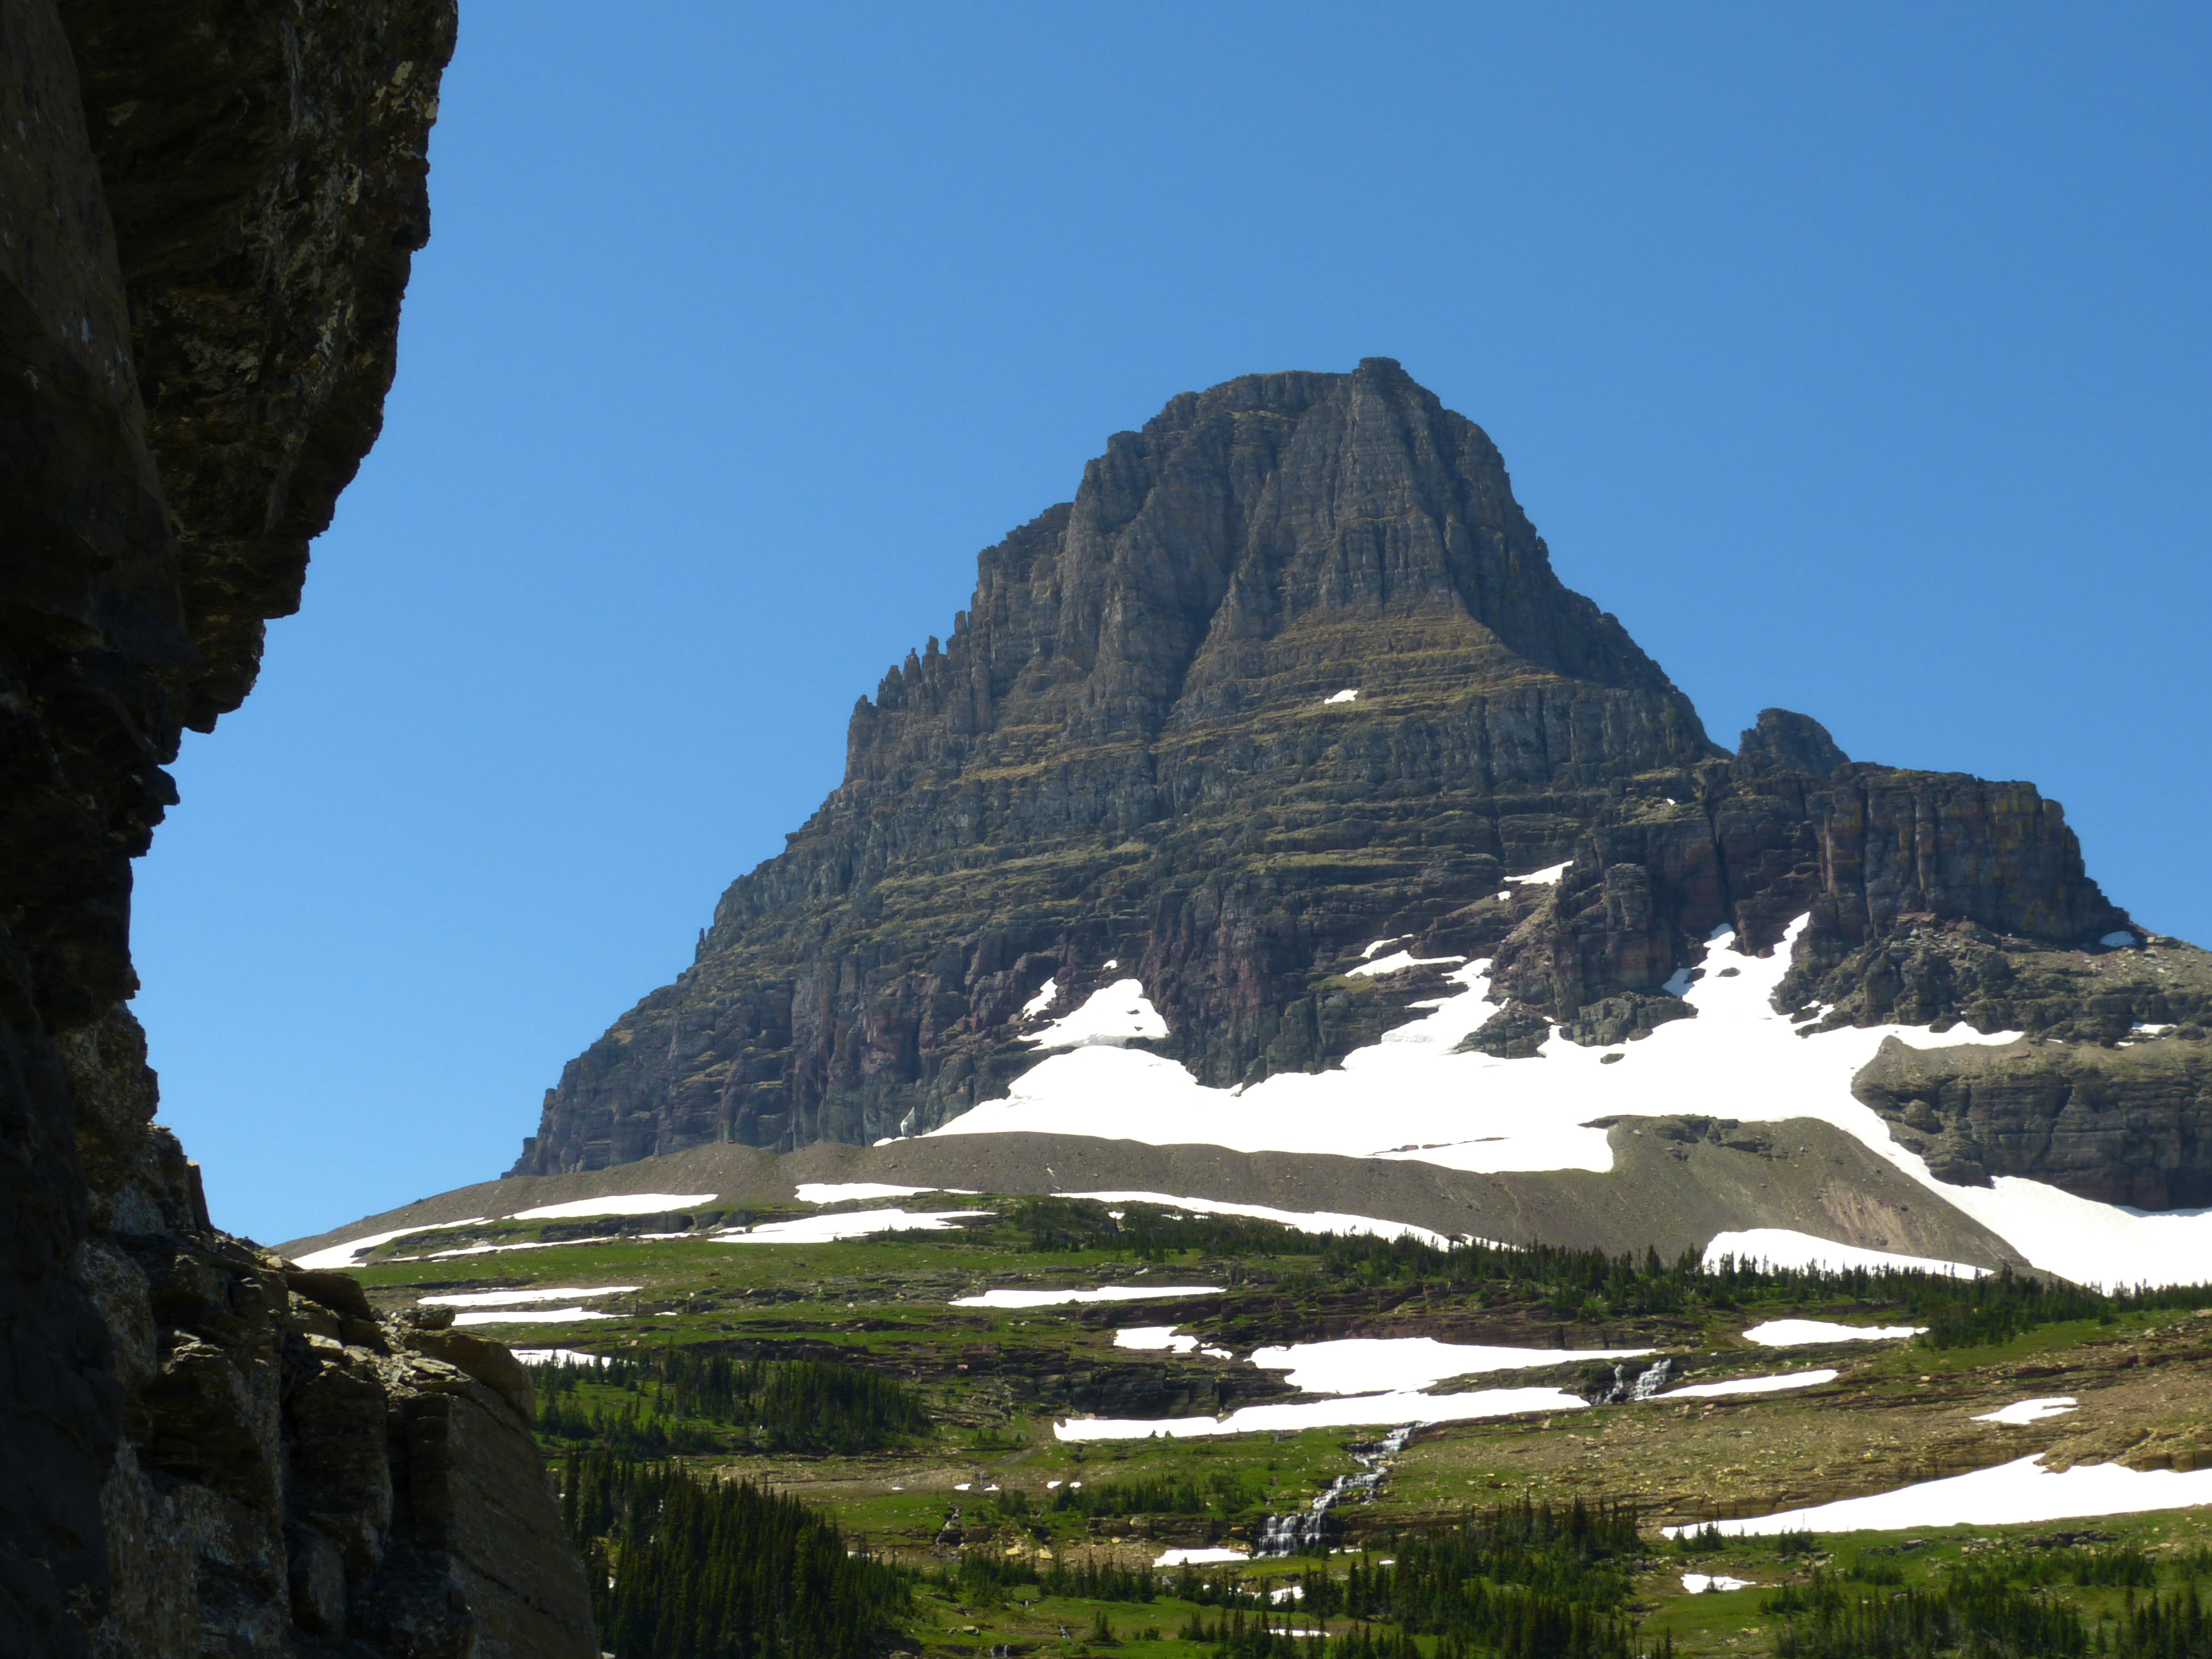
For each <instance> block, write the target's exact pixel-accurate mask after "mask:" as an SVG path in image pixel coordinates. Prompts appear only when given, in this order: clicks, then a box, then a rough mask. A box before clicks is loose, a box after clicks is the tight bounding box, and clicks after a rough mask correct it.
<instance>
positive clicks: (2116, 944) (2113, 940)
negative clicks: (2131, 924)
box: [2097, 929, 2136, 951]
mask: <svg viewBox="0 0 2212 1659" xmlns="http://www.w3.org/2000/svg"><path fill="white" fill-rule="evenodd" d="M2135 942H2136V936H2135V935H2134V934H2133V933H2128V932H2127V931H2125V930H2124V929H2123V930H2122V931H2120V932H2118V933H2107V934H2106V935H2105V936H2104V938H2102V939H2099V940H2098V941H2097V943H2098V944H2100V945H2103V946H2104V947H2105V948H2106V950H2108V951H2118V950H2123V949H2124V948H2126V947H2127V946H2129V945H2133V944H2134V943H2135Z"/></svg>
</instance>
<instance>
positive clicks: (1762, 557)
mask: <svg viewBox="0 0 2212 1659" xmlns="http://www.w3.org/2000/svg"><path fill="white" fill-rule="evenodd" d="M611 17H615V18H616V19H617V21H614V22H612V23H611V22H610V21H609V19H610V18H611ZM2208 19H2212V11H2208V10H2207V9H2204V8H2203V7H2183V6H2172V7H2141V6H2110V7H2097V8H2089V7H2069V8H2057V7H2043V6H2032V5H2007V6H2002V7H1999V6H1986V7H1976V6H1965V5H1960V6H1946V7H1929V6H1918V5H1916V6H1897V7H1887V8H1884V7H1869V6H1853V7H1827V8H1814V7H1806V6H1792V7H1779V6H1753V5H1747V6H1743V7H1741V8H1729V9H1723V8H1712V7H1697V6H1680V7H1666V8H1650V7H1636V8H1631V7H1622V8H1620V9H1577V8H1572V7H1552V6H1546V7H1528V6H1520V7H1513V8H1494V9H1492V8H1476V7H1473V6H1468V5H1463V4H1451V5H1436V6H1410V5H1408V6H1365V5H1363V6H1349V5H1346V6H1341V7H1335V8H1328V9H1323V8H1319V7H1310V6H1288V7H1285V6H1280V5H1267V6H1237V7H1231V6H1206V7H1191V6H1188V5H1158V6H1153V5H1121V6H1115V7H1108V8H1099V7H1073V6H1066V7H1035V6H1014V5H1009V6H1005V7H989V8H974V7H968V8H963V7H949V6H948V7H936V6H933V7H915V6H894V5H884V6H881V7H868V8H856V7H848V6H838V5H828V4H812V5H808V6H805V7H768V6H757V7H732V6H727V5H723V4H704V3H702V4H696V5H676V4H665V5H655V6H652V7H647V8H642V9H632V10H628V11H620V10H619V9H618V12H617V13H611V12H610V11H609V10H608V9H607V8H606V7H605V6H604V5H588V6H587V5H582V4H573V3H553V0H526V3H525V0H464V13H463V19H462V26H461V42H460V50H459V55H458V56H457V57H456V58H455V59H454V62H453V69H452V70H451V72H450V73H449V74H448V75H447V80H446V87H445V95H444V100H443V113H442V115H441V119H440V123H439V125H438V128H437V132H436V137H435V143H434V144H433V148H432V160H433V169H432V174H431V191H432V198H433V203H434V216H435V234H434V236H433V238H432V240H431V243H430V246H429V248H428V251H427V252H425V253H424V254H423V255H422V258H420V259H419V261H418V263H417V264H416V276H415V282H414V286H413V288H412V289H411V290H410V293H409V295H408V298H407V309H406V319H405V325H404V331H403V332H402V336H401V343H400V370H399V380H398V386H396V387H395V389H394V391H393V392H392V399H391V402H390V404H389V406H388V409H387V412H386V423H385V430H384V437H383V440H382V441H381V443H380V445H379V446H378V447H377V449H376V451H375V453H374V454H373V455H372V456H371V458H370V459H369V460H368V464H367V465H366V466H365V467H364V468H363V469H362V474H361V477H360V479H359V480H358V482H356V483H355V485H354V486H353V488H352V489H351V490H350V491H349V492H348V494H347V495H346V496H345V498H344V500H343V501H342V502H341V503H340V506H339V510H338V516H337V524H336V525H335V526H334V527H333V528H332V529H331V532H329V534H327V535H326V536H325V537H324V538H322V539H321V540H320V541H319V543H318V544H316V547H315V553H314V564H313V571H312V574H311V575H310V578H309V580H308V584H307V602H306V606H305V609H304V611H302V613H301V615H300V616H299V617H295V618H292V619H289V620H287V621H284V622H280V623H276V624H275V625H274V626H273V627H272V628H271V629H270V640H269V653H268V660H267V665H266V667H265V669H264V672H263V674H262V678H261V684H260V689H259V690H258V691H257V692H256V693H255V695H254V696H253V698H252V701H251V702H248V703H247V704H246V708H244V709H243V710H242V711H241V712H240V713H239V714H234V715H232V716H231V717H230V718H228V720H225V721H224V722H223V723H222V726H221V728H220V729H219V730H218V731H217V732H216V734H215V735H214V736H213V737H212V738H189V739H188V740H187V743H186V746H185V753H184V757H183V759H182V762H181V763H180V764H179V768H178V775H179V784H180V786H181V787H182V790H183V794H184V804H183V805H181V806H180V807H179V808H177V809H176V810H175V811H173V813H172V815H171V818H170V822H169V823H167V825H166V826H165V827H164V828H163V829H161V831H160V833H159V836H157V838H156V840H155V847H154V851H153V853H152V854H151V855H150V856H149V858H148V859H146V860H144V862H143V865H142V866H141V868H140V879H139V889H138V903H137V951H138V963H139V968H140V972H141V974H142V975H143V979H144V981H145V987H146V988H145V990H144V991H143V994H141V996H140V997H139V999H138V1003H137V1007H138V1010H139V1012H140V1014H141V1016H142V1018H143V1019H144V1020H145V1023H146V1024H147V1026H148V1028H149V1031H150V1033H151V1036H152V1043H153V1055H154V1061H155V1066H157V1067H158V1068H159V1069H160V1071H161V1078H162V1092H163V1096H164V1105H163V1115H164V1116H165V1118H166V1119H167V1121H169V1122H171V1123H172V1124H173V1125H174V1126H175V1127H177V1129H178V1130H179V1133H181V1134H182V1135H183V1136H184V1139H185V1145H186V1146H187V1148H188V1149H189V1150H190V1151H191V1152H192V1154H193V1155H194V1156H196V1157H197V1158H200V1159H201V1160H202V1162H203V1164H204V1165H205V1166H206V1170H207V1184H208V1190H209V1194H210V1201H211V1203H212V1205H213V1208H214V1212H215V1215H216V1219H217V1221H218V1223H220V1224H221V1225H225V1226H228V1227H230V1228H232V1229H234V1230H235V1231H244V1232H247V1233H250V1234H252V1235H254V1236H257V1237H261V1238H262V1239H264V1240H265V1241H269V1242H275V1241H276V1240H280V1239H283V1238H286V1237H295V1236H297V1235H300V1234H302V1233H305V1232H307V1231H313V1230H319V1229H320V1228H323V1227H325V1226H331V1225H337V1224H338V1223H340V1222H343V1221H345V1220H348V1219H350V1218H353V1217H355V1216H356V1215H359V1214H362V1213H363V1212H368V1211H372V1210H375V1209H380V1208H382V1207H386V1206H390V1205H393V1204H398V1203H404V1202H405V1201H407V1200H411V1199H414V1198H417V1197H420V1196H422V1195H425V1194H429V1193H432V1192H435V1191H439V1190H441V1189H444V1188H448V1187H452V1186H455V1185H458V1184H460V1183H462V1182H468V1181H471V1180H477V1179H483V1178H485V1177H488V1176H492V1175H494V1174H495V1173H497V1172H498V1171H499V1170H501V1169H503V1168H505V1167H506V1166H507V1164H509V1163H510V1162H512V1161H513V1158H514V1157H515V1155H516V1152H517V1151H518V1149H519V1146H520V1140H521V1137H522V1136H523V1135H524V1134H526V1133H530V1132H532V1130H534V1128H535V1127H536V1123H537V1115H538V1103H539V1100H540V1097H541V1096H542V1093H543V1091H544V1089H545V1088H546V1087H547V1086H548V1085H550V1084H551V1083H553V1082H554V1081H555V1079H556V1078H557V1076H558V1075H559V1073H560V1068H561V1066H562V1063H563V1062H564V1061H566V1060H568V1059H569V1058H570V1056H572V1055H573V1054H575V1053H576V1052H577V1051H578V1050H580V1049H581V1048H583V1047H584V1046H585V1045H586V1043H588V1042H590V1041H591V1040H592V1038H594V1037H595V1036H598V1035H599V1032H600V1031H601V1030H603V1029H604V1028H605V1026H606V1025H607V1024H608V1023H609V1022H610V1021H611V1019H612V1018H614V1017H615V1016H616V1015H617V1014H618V1013H620V1012H622V1011H623V1009H624V1008H625V1007H627V1006H629V1004H630V1003H631V1002H632V1001H634V1000H635V999H636V998H637V997H638V996H640V995H641V994H644V993H645V992H647V991H648V990H650V989H651V988H653V987H654V986H656V985H659V984H661V983H662V982H664V981H666V980H667V979H669V978H670V977H671V975H673V974H675V973H676V972H677V971H678V969H681V968H682V967H683V966H684V964H685V963H687V962H688V961H689V960H690V951H691V948H692V945H693V942H694V939H695V938H696V933H697V930H698V928H699V927H701V926H702V924H703V923H704V922H705V921H707V919H708V913H709V910H710V909H711V907H712V906H713V903H714V898H715V896H716V895H717V894H718V893H719V892H720V890H721V888H722V887H723V886H724V885H725V884H726V883H727V882H728V881H729V880H731V879H732V878H733V877H735V876H736V875H738V873H739V872H742V871H744V870H745V869H747V868H750V866H752V865H753V864H755V863H756V862H757V861H758V860H761V859H763V858H764V857H767V856H769V854H773V853H775V851H777V850H778V849H779V848H781V845H782V836H783V832H785V831H786V830H788V829H793V828H795V827H797V825H798V824H799V822H800V821H801V820H802V819H803V818H804V817H805V816H806V815H807V813H808V812H809V811H811V810H812V808H813V807H814V806H815V805H816V804H817V802H818V801H819V800H820V799H821V798H822V796H823V794H824V793H827V792H828V791H829V789H830V788H832V787H835V785H836V782H837V781H838V777H839V774H840V769H841V766H842V757H843V756H842V748H843V733H844V728H845V721H846V716H847V714H848V711H849V710H850V708H851V707H852V703H853V699H854V697H855V696H858V695H860V693H862V692H864V691H872V689H873V687H874V685H875V683H876V680H877V679H878V677H879V676H880V675H881V673H882V672H883V671H884V668H885V667H886V666H887V665H890V663H891V662H893V661H894V660H896V659H898V658H899V657H901V656H902V655H903V654H904V653H905V652H906V651H907V649H908V647H910V646H914V645H916V644H918V643H919V642H920V641H921V640H922V639H923V638H924V637H925V636H926V635H929V634H931V633H936V634H939V635H942V634H945V632H947V631H948V629H949V627H950V624H951V617H952V613H953V611H955V610H957V609H959V608H961V607H962V606H963V605H965V604H966V603H967V599H968V595H969V589H970V586H971V583H972V580H973V576H974V560H975V552H976V550H978V549H979V548H981V547H982V546H984V545H986V544H989V543H991V542H993V541H995V540H996V539H998V538H1000V536H1001V535H1003V534H1004V533H1005V532H1006V530H1008V529H1009V528H1010V527H1011V526H1014V525H1016V524H1018V523H1020V522H1022V521H1023V520H1026V519H1028V518H1030V516H1032V515H1033V514H1034V513H1036V512H1037V511H1039V510H1040V509H1041V508H1042V507H1046V506H1047V505H1048V504H1050V503H1051V502H1054V501H1061V500H1064V499H1066V497H1067V496H1069V495H1071V494H1072V493H1073V489H1074V487H1075V484H1076V482H1077V479H1078V477H1079V473H1080V469H1081V467H1082V465H1083V462H1084V461H1085V459H1086V458H1088V457H1090V456H1091V455H1093V454H1095V453H1097V452H1098V451H1099V450H1100V449H1101V448H1102V447H1103V443H1104V440H1105V438H1106V436H1107V435H1108V434H1109V433H1111V432H1114V431H1115V430H1118V429H1121V428H1130V427H1135V426H1138V425H1140V424H1141V423H1142V422H1144V421H1145V420H1146V419H1147V418H1148V417H1149V416H1152V414H1153V413H1154V412H1156V411H1157V410H1158V408H1159V406H1160V405H1161V404H1163V403H1164V402H1165V401H1166V400H1167V398H1169V397H1170V396H1171V395H1172V394H1174V393H1176V392H1181V391H1184V390H1188V389H1194V388H1198V387H1202V386H1209V385H1212V384H1213V383H1214V382H1216V381H1218V380H1225V379H1227V378H1229V377H1230V376H1231V375H1235V374H1243V373H1248V372H1251V371H1255V370H1263V369H1280V368H1316V369H1346V368H1351V367H1352V364H1353V363H1354V362H1356V361H1357V360H1358V358H1360V357H1362V356H1392V357H1396V358H1398V359H1399V360H1401V362H1403V363H1404V364H1405V365H1406V367H1407V369H1408V370H1409V371H1410V372H1411V373H1412V374H1413V375H1414V376H1415V377H1416V378H1417V379H1419V380H1421V381H1422V382H1424V383H1425V384H1426V385H1427V386H1431V387H1432V388H1433V389H1434V390H1435V391H1436V392H1437V393H1438V394H1439V395H1441V396H1442V397H1443V399H1444V401H1445V402H1446V403H1447V404H1449V405H1451V406H1452V407H1454V408H1455V409H1458V410H1462V412H1464V413H1465V414H1467V415H1468V416H1471V417H1473V418H1474V420H1476V421H1478V422H1480V423H1481V424H1482V425H1483V426H1484V427H1486V428H1487V429H1488V430H1489V432H1490V434H1491V435H1492V437H1493V438H1494V439H1496V440H1497V441H1498V444H1499V446H1500V447H1502V448H1503V450H1504V453H1505V457H1506V460H1507V464H1508V465H1509V466H1510V468H1511V470H1512V473H1513V480H1514V484H1515V488H1516V491H1517V493H1518V494H1519V495H1520V497H1521V500H1522V502H1523V504H1524V505H1525V506H1526V507H1528V512H1529V513H1530V514H1531V515H1532V516H1533V517H1534V520H1535V521H1536V523H1537V525H1538V526H1539V527H1540V528H1541V530H1542V531H1543V532H1544V533H1545V535H1546V537H1547V539H1548V540H1549V542H1550V544H1551V547H1552V550H1553V558H1554V561H1555V562H1556V564H1557V566H1558V568H1559V572H1560V574H1562V576H1564V577H1565V580H1567V581H1568V582H1569V583H1570V584H1571V585H1572V586H1576V587H1577V588H1579V589H1581V590H1582V591H1583V592H1587V593H1589V594H1590V595H1592V596H1593V597H1595V599H1597V600H1598V602H1599V603H1600V604H1601V605H1604V606H1605V607H1606V608H1607V609H1609V610H1611V611H1614V612H1616V613H1617V614H1618V615H1619V616H1620V617H1621V619H1622V620H1623V621H1624V622H1625V623H1626V624H1627V626H1628V628H1629V629H1630V630H1631V631H1632V633H1633V634H1634V635H1635V636H1636V638H1637V639H1638V641H1640V642H1641V643H1642V644H1643V645H1644V647H1645V648H1646V649H1647V650H1649V651H1650V652H1651V653H1652V654H1653V655H1654V656H1656V658H1657V659H1659V661H1660V662H1661V663H1662V664H1663V665H1665V666H1666V668H1667V670H1668V671H1669V672H1670V673H1671V674H1672V675H1673V676H1674V679H1675V681H1676V682H1677V683H1678V684H1680V685H1681V686H1682V687H1683V689H1684V690H1686V691H1687V692H1688V693H1689V694H1690V695H1691V696H1692V697H1693V698H1694V699H1695V700H1696V702H1697V704H1698V707H1699V709H1700V710H1701V711H1702V712H1703V714H1704V715H1705V722H1706V725H1707V726H1708V727H1709V728H1710V729H1711V732H1713V734H1714V735H1715V736H1716V737H1717V738H1720V739H1721V740H1722V741H1723V742H1726V743H1730V744H1733V742H1734V740H1735V733H1736V732H1737V731H1738V730H1739V728H1741V726H1744V725H1745V724H1747V722H1748V721H1749V720H1751V719H1752V717H1753V715H1754V714H1756V713H1757V711H1758V710H1759V708H1762V707H1765V706H1766V705H1769V704H1781V705H1784V706H1785V707H1789V708H1798V709H1802V710H1804V711H1806V712H1808V713H1810V714H1814V715H1815V716H1816V717H1818V718H1819V719H1820V720H1823V721H1825V722H1826V724H1827V725H1828V726H1829V727H1830V728H1831V729H1832V731H1833V732H1835V734H1836V737H1837V738H1838V741H1839V742H1840V743H1841V744H1843V745H1844V748H1845V749H1846V750H1848V751H1849V752H1850V754H1851V755H1853V756H1854V757H1859V758H1864V759H1873V760H1881V761H1886V762H1889V763H1896V764H1902V765H1910V766H1923V767H1936V768H1945V769H1960V770H1969V771H1974V772H1978V773H1981V774H1983V775H1985V776H1992V777H1999V778H2004V777H2023V778H2029V779H2033V780H2034V781H2036V782H2038V783H2039V784H2040V785H2041V786H2042V787H2043V788H2044V789H2045V792H2046V793H2049V794H2051V795H2052V796H2054V797H2056V798H2057V799H2060V800H2062V801H2063V802H2064V803H2065V805H2066V807H2067V811H2068V813H2069V817H2071V819H2072V821H2073V823H2075V825H2076V827H2077V828H2078V829H2079V830H2080V831H2081V836H2082V839H2083V841H2084V842H2085V843H2086V844H2087V852H2088V857H2089V863H2090V867H2091V869H2092V871H2093V872H2094V873H2095V874H2097V875H2098V876H2099V877H2100V878H2101V879H2102V880H2103V881H2104V883H2105V884H2106V889H2107V890H2108V891H2109V892H2110V893H2111V894H2112V896H2113V897H2114V898H2115V899H2116V900H2118V902H2121V903H2123V904H2125V905H2127V906H2129V907H2130V908H2131V909H2132V910H2133V911H2134V912H2135V914H2136V916H2137V918H2138V919H2139V920H2141V921H2144V922H2145V923H2147V924H2148V925H2151V926H2153V927H2160V928H2163V929H2166V930H2169V931H2172V932H2176V933H2182V934H2184V935H2187V936H2192V937H2195V938H2197V939H2200V940H2203V941H2205V942H2208V943H2212V879H2208V877H2207V872H2206V860H2205V853H2206V850H2207V842H2208V836H2207V834H2206V825H2207V823H2208V822H2212V786H2208V782H2207V777H2206V761H2207V757H2208V751H2212V741H2208V719H2212V671H2208V667H2207V663H2208V657H2212V641H2208V639H2207V625H2208V623H2212V560H2208V558H2207V552H2208V548H2207V541H2208V532H2207V526H2208V523H2212V483H2208V480H2212V469H2209V468H2208V466H2207V461H2206V455H2207V450H2208V447H2212V416H2208V406H2207V405H2208V398H2209V397H2212V392H2208V388H2212V353H2208V349H2207V345H2208V323H2207V312H2208V307H2207V295H2208V294H2212V282H2208V276H2209V275H2212V273H2209V272H2208V270H2207V263H2208V262H2207V253H2208V247H2212V236H2209V235H2208V224H2207V213H2208V194H2207V188H2206V187H2207V175H2208V172H2212V100H2209V99H2208V98H2207V97H2206V95H2205V88H2206V87H2207V85H2208V84H2212V76H2208V71H2212V23H2208Z"/></svg>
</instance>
